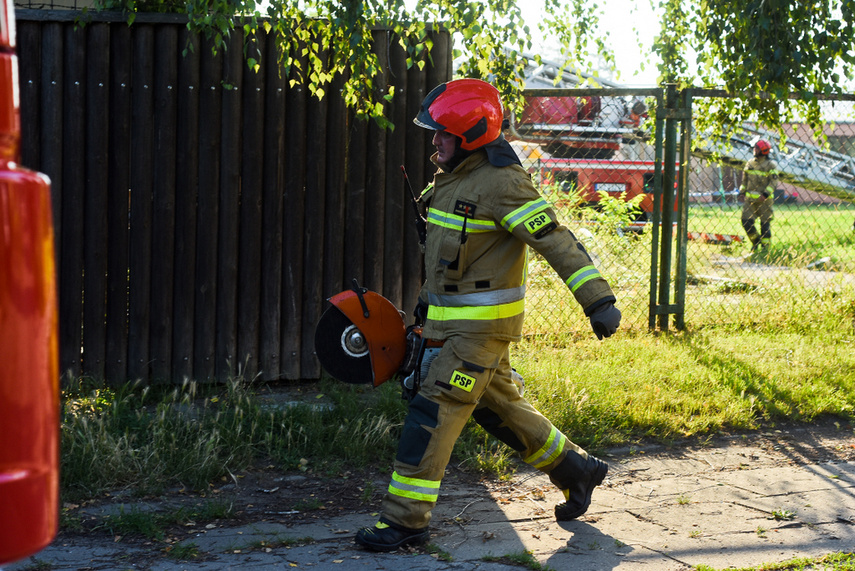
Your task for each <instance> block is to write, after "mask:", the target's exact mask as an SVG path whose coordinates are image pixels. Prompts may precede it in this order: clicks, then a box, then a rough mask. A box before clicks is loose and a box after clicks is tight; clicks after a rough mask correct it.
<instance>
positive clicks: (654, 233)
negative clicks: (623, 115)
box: [648, 89, 665, 330]
mask: <svg viewBox="0 0 855 571" xmlns="http://www.w3.org/2000/svg"><path fill="white" fill-rule="evenodd" d="M664 117H665V102H664V97H663V92H662V90H661V89H660V90H659V92H658V93H657V95H656V125H655V127H654V147H653V151H654V170H653V212H651V216H650V224H651V225H652V227H651V232H650V298H649V308H648V327H649V328H650V329H651V330H653V329H656V315H657V314H658V307H659V306H658V304H657V303H656V292H657V290H658V283H659V234H660V233H659V225H660V223H661V221H662V207H661V205H662V139H663V132H664V128H663V126H664V124H665V119H664Z"/></svg>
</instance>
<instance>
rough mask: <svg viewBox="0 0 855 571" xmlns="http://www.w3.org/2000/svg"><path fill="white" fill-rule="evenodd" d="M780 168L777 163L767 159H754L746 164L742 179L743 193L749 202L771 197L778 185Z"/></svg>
mask: <svg viewBox="0 0 855 571" xmlns="http://www.w3.org/2000/svg"><path fill="white" fill-rule="evenodd" d="M777 169H778V167H777V165H776V164H775V161H773V160H771V159H769V158H766V157H759V158H758V157H754V158H753V159H751V160H749V161H748V162H747V163H745V170H744V174H743V178H742V186H741V189H742V192H744V193H745V198H747V199H748V200H757V199H758V198H760V197H761V196H764V193H765V196H768V197H771V196H772V195H773V193H774V191H775V186H776V185H777V183H778V170H777Z"/></svg>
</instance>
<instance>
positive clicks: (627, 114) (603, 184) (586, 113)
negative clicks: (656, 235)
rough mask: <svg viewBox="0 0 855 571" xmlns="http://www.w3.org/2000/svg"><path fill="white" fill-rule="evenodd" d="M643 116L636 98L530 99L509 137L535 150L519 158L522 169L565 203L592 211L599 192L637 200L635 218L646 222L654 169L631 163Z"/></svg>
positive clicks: (645, 162)
mask: <svg viewBox="0 0 855 571" xmlns="http://www.w3.org/2000/svg"><path fill="white" fill-rule="evenodd" d="M646 116H647V107H646V106H645V104H644V102H643V101H641V100H639V99H637V98H636V99H632V100H626V99H624V98H620V97H600V96H597V95H594V96H583V97H573V96H554V97H529V98H527V99H526V105H525V108H524V110H523V113H522V114H521V115H520V117H519V118H518V119H517V120H515V121H513V122H512V123H511V136H512V138H513V139H517V140H519V141H524V142H526V143H528V144H530V145H534V146H535V147H537V151H536V152H533V153H531V154H529V155H528V156H526V157H521V159H522V160H523V164H524V166H525V167H526V168H527V169H528V170H529V172H531V173H532V174H534V175H536V176H537V178H538V179H539V180H540V181H541V182H542V183H544V184H546V185H549V184H555V185H557V186H558V188H559V189H561V190H563V191H564V192H565V193H566V199H565V200H566V201H568V202H569V201H575V202H580V201H581V202H582V203H583V204H584V205H588V206H595V205H596V203H597V202H599V201H600V200H601V196H602V195H601V194H600V193H602V192H605V193H607V194H608V195H609V196H612V197H615V198H622V199H623V200H627V201H628V200H632V199H633V198H635V197H636V196H639V195H641V196H642V197H643V198H642V199H641V202H640V204H639V208H640V210H641V212H640V214H639V216H638V218H639V219H640V220H649V219H650V213H652V212H653V179H654V171H655V164H654V162H653V161H652V160H644V159H642V158H630V157H633V156H636V157H640V156H642V154H641V153H638V152H636V149H638V148H641V147H642V146H644V139H645V138H646V135H644V133H642V132H641V131H640V129H639V127H640V125H641V122H642V120H643V119H644V118H645V117H646ZM558 202H559V203H560V202H561V198H560V197H559V198H558ZM675 210H676V204H675Z"/></svg>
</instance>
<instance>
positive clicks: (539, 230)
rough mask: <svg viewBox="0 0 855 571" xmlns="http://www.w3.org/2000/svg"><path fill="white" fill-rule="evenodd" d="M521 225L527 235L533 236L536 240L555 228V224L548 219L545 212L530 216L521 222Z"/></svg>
mask: <svg viewBox="0 0 855 571" xmlns="http://www.w3.org/2000/svg"><path fill="white" fill-rule="evenodd" d="M523 225H524V226H525V227H526V229H527V230H528V232H529V234H534V237H535V238H537V239H540V238H543V237H544V236H546V235H547V234H549V233H550V232H552V231H553V230H555V228H556V224H555V222H553V221H552V219H550V218H549V215H548V214H546V212H539V213H537V214H535V215H534V216H530V217H529V218H527V219H526V220H525V221H524V222H523Z"/></svg>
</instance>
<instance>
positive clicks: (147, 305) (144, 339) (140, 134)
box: [128, 24, 154, 383]
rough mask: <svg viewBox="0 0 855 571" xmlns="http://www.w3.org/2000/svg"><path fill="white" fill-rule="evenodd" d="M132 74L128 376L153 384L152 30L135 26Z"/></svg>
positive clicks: (146, 26)
mask: <svg viewBox="0 0 855 571" xmlns="http://www.w3.org/2000/svg"><path fill="white" fill-rule="evenodd" d="M134 28H135V30H134V32H133V40H132V41H133V69H132V71H131V81H132V92H131V179H130V182H131V185H130V231H131V233H130V237H129V242H128V244H129V255H130V258H129V259H130V265H129V266H130V267H129V282H128V377H129V378H130V379H131V380H141V381H143V382H144V383H147V382H148V380H149V355H150V352H149V347H150V346H149V341H150V339H151V333H150V332H151V260H152V251H151V238H152V229H151V224H152V204H151V203H152V194H153V189H152V185H153V184H154V181H153V177H152V170H153V168H154V157H153V156H152V152H153V145H154V128H153V125H152V121H151V118H152V116H153V114H154V95H153V91H154V89H153V81H154V28H153V27H152V26H150V25H147V24H143V25H140V26H134Z"/></svg>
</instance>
